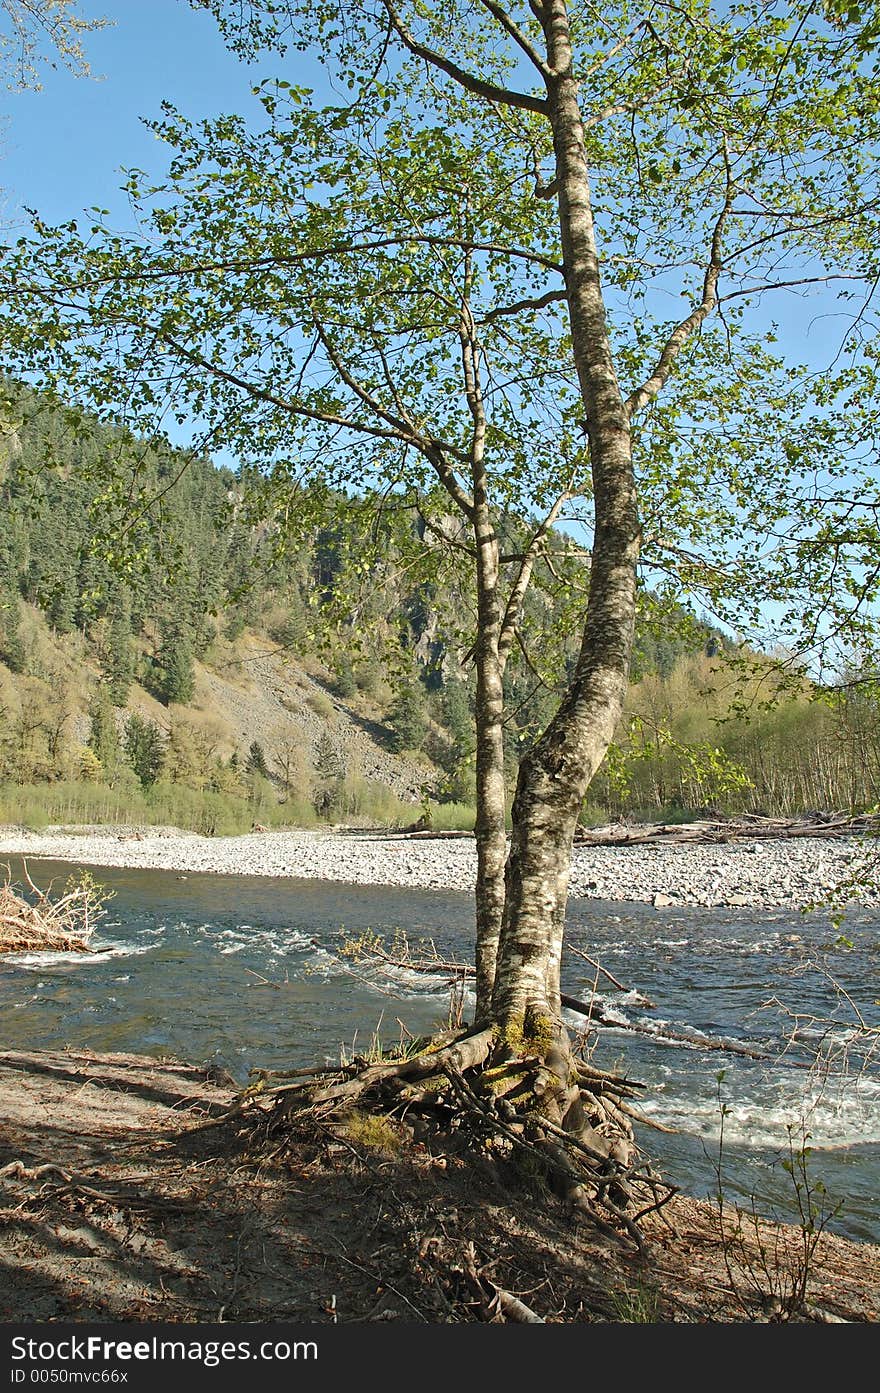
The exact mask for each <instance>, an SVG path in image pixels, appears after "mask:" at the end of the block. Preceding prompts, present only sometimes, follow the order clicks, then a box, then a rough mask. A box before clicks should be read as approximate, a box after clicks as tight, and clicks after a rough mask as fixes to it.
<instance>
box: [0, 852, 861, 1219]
mask: <svg viewBox="0 0 880 1393" xmlns="http://www.w3.org/2000/svg"><path fill="white" fill-rule="evenodd" d="M28 868H29V870H30V873H31V875H32V877H33V879H34V881H35V882H36V883H37V884H39V885H41V886H42V885H47V884H48V883H49V882H50V881H52V880H54V881H55V883H56V884H57V885H60V884H63V882H64V880H65V879H66V877H67V875H68V874H69V872H70V869H71V868H70V867H69V866H67V865H61V864H60V863H52V862H49V861H44V862H37V861H29V863H28ZM11 870H12V874H13V878H16V877H17V876H18V875H20V862H17V861H15V860H13V861H12V863H11ZM96 874H97V875H98V877H99V879H100V881H101V882H102V883H103V884H104V885H106V886H107V887H108V888H110V889H112V890H113V891H114V892H115V894H114V898H113V899H112V900H111V902H110V904H109V910H108V914H107V916H106V918H105V919H104V920H103V921H102V922H101V925H100V927H99V930H98V932H97V934H96V937H95V939H94V940H93V944H94V947H95V948H96V949H97V951H96V952H95V953H93V954H91V955H89V956H78V955H61V954H15V955H8V956H4V957H0V1012H2V1021H3V1044H4V1047H5V1048H12V1049H15V1048H18V1049H29V1048H56V1049H57V1048H61V1047H63V1046H65V1045H69V1046H71V1047H75V1048H88V1049H93V1050H98V1051H104V1050H131V1051H134V1052H137V1053H146V1054H152V1055H156V1056H161V1055H165V1054H170V1055H175V1056H178V1057H180V1058H183V1059H186V1060H189V1061H192V1062H197V1063H200V1062H206V1061H209V1060H213V1061H216V1062H218V1063H221V1064H223V1065H224V1066H225V1067H226V1068H227V1069H229V1070H230V1071H231V1072H232V1074H234V1075H235V1077H236V1078H237V1079H239V1080H240V1081H241V1082H242V1083H244V1082H246V1080H247V1076H248V1070H249V1069H252V1068H268V1069H273V1068H274V1069H280V1068H290V1067H296V1066H299V1065H305V1064H310V1063H314V1062H315V1061H316V1060H317V1061H325V1060H326V1061H328V1062H334V1061H337V1060H338V1059H339V1055H340V1050H345V1051H347V1052H348V1053H349V1054H351V1053H353V1052H357V1051H359V1050H365V1049H366V1048H367V1047H368V1046H369V1044H370V1041H371V1037H372V1036H373V1034H374V1032H376V1031H378V1033H379V1035H380V1036H381V1037H382V1038H383V1039H384V1040H386V1041H389V1040H397V1039H399V1038H400V1035H401V1030H402V1029H403V1030H408V1031H411V1032H414V1033H419V1032H421V1031H424V1030H427V1029H430V1028H433V1027H434V1026H436V1025H438V1024H440V1023H445V1021H446V1019H447V1016H448V1011H449V997H450V994H449V988H448V983H447V981H446V979H445V978H443V977H440V976H438V977H433V976H431V975H421V974H416V973H414V972H411V971H409V970H407V969H402V968H401V969H393V970H392V974H391V976H390V977H389V976H388V975H387V973H385V972H382V973H377V972H376V971H375V970H374V969H373V968H371V967H370V966H369V965H365V964H364V962H363V961H360V962H353V961H352V960H351V959H349V958H347V957H346V956H345V955H340V950H341V949H342V948H343V945H344V944H345V943H346V941H347V940H351V939H353V938H356V937H357V936H359V935H361V934H363V933H364V932H365V931H367V930H372V931H373V932H375V933H378V934H380V935H383V936H385V938H386V940H387V939H390V938H391V937H392V936H393V935H394V934H395V933H396V932H397V931H400V930H405V931H406V933H407V935H408V937H409V940H410V942H411V943H414V942H415V941H417V940H420V939H424V940H431V941H432V942H433V944H434V945H435V946H436V949H437V951H438V953H439V954H440V955H441V957H443V958H455V959H456V960H458V961H460V962H468V961H469V960H470V958H471V955H472V951H473V899H472V896H470V895H468V894H462V893H453V892H446V891H413V890H396V889H392V888H387V887H379V886H377V887H364V886H347V885H336V884H329V883H324V882H317V881H294V880H288V879H274V878H262V877H261V878H256V877H241V876H218V875H190V876H188V877H180V876H178V875H177V874H175V873H174V872H170V871H132V870H109V869H104V868H101V869H100V870H99V871H98V872H97V873H96ZM842 933H843V935H844V936H845V941H841V931H839V930H838V929H837V928H835V927H834V926H833V925H832V923H831V922H830V919H829V916H828V915H827V914H823V913H821V912H819V911H816V912H813V913H812V914H809V915H800V914H798V913H797V912H795V911H780V910H767V911H759V910H741V909H737V910H720V909H717V910H707V909H698V908H675V909H666V910H655V909H653V908H651V907H650V906H647V905H640V904H612V903H606V902H599V901H588V900H575V901H572V903H571V905H570V908H569V915H568V921H567V934H568V941H569V943H570V944H571V945H572V947H573V948H580V949H582V950H583V951H584V952H586V953H588V954H589V956H590V957H591V958H593V959H594V960H596V961H597V962H599V963H601V964H602V966H603V967H604V968H606V969H607V970H608V971H609V972H610V973H612V974H613V975H614V976H615V977H616V978H617V979H618V981H619V982H620V983H621V984H622V986H623V987H624V988H625V990H624V991H620V990H619V989H618V988H616V987H613V986H612V985H611V983H610V982H609V981H608V980H607V978H603V977H599V978H598V983H597V989H598V992H599V994H600V996H601V998H602V1006H603V1011H604V1012H605V1013H606V1015H611V1016H613V1017H614V1019H615V1020H617V1021H618V1022H619V1026H617V1027H614V1026H611V1027H603V1028H602V1029H600V1030H599V1031H598V1033H596V1032H594V1033H593V1035H592V1036H591V1037H590V1040H591V1044H592V1047H593V1060H594V1062H595V1063H597V1064H599V1065H600V1066H602V1067H612V1066H618V1067H625V1068H626V1071H627V1073H628V1075H629V1077H630V1078H633V1079H638V1080H640V1081H642V1082H643V1083H645V1084H647V1088H646V1090H645V1093H644V1097H643V1099H642V1101H641V1103H640V1106H641V1107H642V1109H643V1111H644V1112H645V1114H647V1115H649V1116H650V1117H652V1118H654V1119H655V1120H656V1121H657V1122H660V1123H663V1124H664V1125H666V1126H668V1127H674V1128H676V1129H678V1130H677V1131H676V1132H675V1134H673V1135H667V1134H664V1133H661V1132H658V1131H655V1130H654V1129H648V1128H645V1127H642V1128H640V1129H639V1140H640V1142H641V1144H642V1145H643V1146H644V1147H645V1148H646V1149H647V1150H648V1151H649V1152H650V1154H651V1155H652V1157H653V1158H654V1160H655V1163H656V1165H657V1167H658V1168H659V1169H660V1170H661V1171H662V1173H663V1174H664V1176H665V1177H666V1178H667V1179H668V1180H670V1181H672V1182H673V1183H674V1184H677V1185H679V1186H681V1188H682V1189H683V1190H685V1191H686V1192H688V1193H690V1194H694V1195H697V1196H701V1197H705V1196H707V1195H715V1194H716V1192H717V1190H718V1173H719V1165H720V1173H721V1184H722V1190H723V1192H724V1194H725V1196H726V1197H727V1198H728V1199H730V1200H736V1201H738V1202H739V1203H741V1204H742V1203H745V1204H746V1205H750V1204H751V1203H752V1201H754V1204H755V1206H756V1208H757V1209H758V1210H759V1212H761V1213H767V1214H775V1215H776V1216H777V1217H780V1218H785V1219H788V1220H792V1219H793V1220H794V1221H795V1222H799V1220H800V1214H799V1209H798V1198H797V1193H796V1187H795V1185H794V1183H793V1180H792V1176H791V1174H790V1172H789V1170H787V1169H786V1166H785V1163H786V1162H788V1161H790V1159H791V1158H790V1150H789V1148H790V1144H791V1145H793V1146H794V1148H795V1150H796V1151H797V1150H799V1149H801V1148H802V1147H803V1146H804V1145H805V1144H806V1145H807V1146H808V1147H809V1148H811V1150H810V1154H809V1157H808V1160H807V1163H806V1175H807V1179H808V1181H809V1183H810V1184H812V1183H814V1182H817V1181H818V1182H821V1184H822V1185H824V1187H825V1190H826V1192H827V1195H826V1198H825V1200H824V1203H825V1206H826V1208H833V1207H834V1206H835V1205H836V1204H837V1203H838V1202H842V1208H841V1209H840V1211H839V1212H838V1213H836V1214H835V1215H834V1217H833V1218H832V1220H831V1222H830V1224H829V1227H830V1228H831V1229H832V1230H833V1231H835V1232H838V1233H843V1234H846V1235H849V1236H851V1237H855V1238H860V1239H867V1240H870V1241H872V1242H880V1204H878V1196H880V1070H878V1067H877V1063H878V1061H877V1060H876V1059H874V1060H871V1059H870V1058H868V1059H867V1060H866V1059H865V1047H864V1044H863V1042H862V1040H861V1039H860V1037H859V1036H858V1035H854V1034H853V1026H854V1024H855V1022H856V1019H857V1016H856V1012H861V1014H862V1016H863V1017H864V1019H865V1020H866V1021H868V1022H873V1023H874V1025H875V1026H876V1025H877V1023H878V1022H880V1008H878V1004H877V967H878V962H880V915H878V914H877V913H876V912H868V911H854V912H853V913H851V914H850V915H848V916H847V919H846V921H845V923H844V925H843V928H842ZM595 978H596V973H595V969H594V967H592V966H591V965H590V964H589V963H588V962H586V961H585V960H584V959H582V958H580V957H578V956H576V955H575V954H573V953H569V954H567V955H566V959H565V970H564V974H563V989H564V990H565V991H566V992H568V993H569V994H571V995H573V996H576V997H579V998H581V999H583V998H584V997H588V996H589V994H590V991H591V989H592V987H593V985H594V979H595ZM774 1002H775V1004H774ZM647 1003H650V1004H647ZM471 1004H472V1003H471ZM792 1012H796V1013H797V1014H798V1015H799V1016H801V1017H803V1018H804V1019H802V1020H801V1021H800V1022H799V1028H800V1034H801V1036H802V1038H803V1040H804V1041H805V1044H802V1045H799V1046H796V1047H791V1048H788V1050H787V1051H786V1052H785V1053H782V1054H781V1051H783V1050H784V1049H785V1046H786V1040H787V1037H788V1035H789V1033H790V1031H791V1028H792V1026H793V1025H794V1024H795V1022H794V1020H793V1018H792V1015H791V1013H792ZM465 1013H466V1014H467V1003H466V1006H465ZM568 1019H569V1023H570V1025H571V1026H572V1028H573V1029H577V1028H579V1027H581V1026H583V1024H584V1022H583V1018H582V1017H579V1016H577V1015H575V1014H572V1015H570V1016H569V1018H568ZM628 1027H636V1029H635V1030H633V1029H630V1028H628ZM664 1032H665V1034H664ZM669 1033H676V1034H678V1035H687V1036H689V1037H690V1040H691V1042H692V1043H691V1044H689V1045H683V1044H682V1043H681V1042H679V1041H676V1042H673V1041H671V1040H670V1039H668V1038H667V1036H668V1034H669ZM713 1041H714V1042H718V1041H723V1042H727V1043H729V1044H732V1045H734V1046H735V1047H746V1048H747V1049H750V1050H752V1051H755V1052H758V1053H763V1054H767V1055H768V1056H770V1057H769V1058H764V1059H753V1058H751V1057H749V1056H748V1055H744V1054H740V1053H724V1052H721V1051H718V1050H716V1049H712V1048H710V1047H709V1046H710V1044H711V1043H712V1042H713ZM814 1051H817V1052H818V1054H819V1057H820V1059H821V1061H822V1067H819V1068H815V1067H814V1068H810V1067H809V1065H810V1063H811V1061H812V1060H813V1059H814ZM878 1052H880V1042H878ZM844 1062H846V1063H847V1065H848V1072H847V1074H846V1077H845V1078H844V1079H841V1077H840V1068H841V1066H842V1064H843V1063H844ZM719 1076H722V1077H719ZM722 1118H723V1136H722ZM797 1173H798V1166H797V1165H796V1166H795V1175H797ZM817 1202H818V1199H817Z"/></svg>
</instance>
